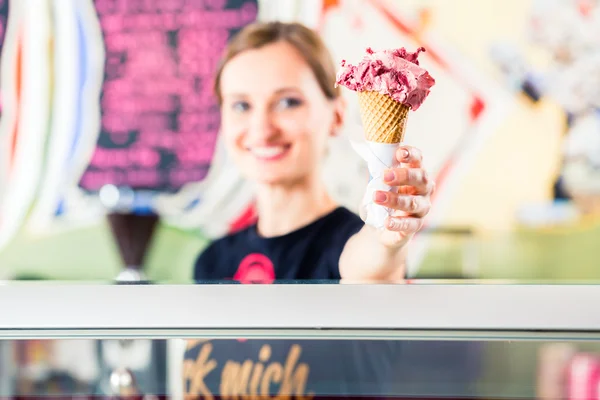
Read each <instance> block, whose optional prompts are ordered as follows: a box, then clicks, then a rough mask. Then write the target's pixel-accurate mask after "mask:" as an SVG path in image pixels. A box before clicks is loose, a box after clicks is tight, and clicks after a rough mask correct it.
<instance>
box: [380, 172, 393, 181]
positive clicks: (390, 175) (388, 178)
mask: <svg viewBox="0 0 600 400" xmlns="http://www.w3.org/2000/svg"><path fill="white" fill-rule="evenodd" d="M395 177H396V175H395V174H394V172H393V171H386V172H385V174H383V180H384V181H386V182H391V181H393V180H394V178H395Z"/></svg>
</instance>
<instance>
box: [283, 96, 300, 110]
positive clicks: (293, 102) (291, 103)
mask: <svg viewBox="0 0 600 400" xmlns="http://www.w3.org/2000/svg"><path fill="white" fill-rule="evenodd" d="M300 105H302V100H300V99H297V98H295V97H285V98H283V99H281V100H279V102H278V103H277V107H279V108H295V107H298V106H300Z"/></svg>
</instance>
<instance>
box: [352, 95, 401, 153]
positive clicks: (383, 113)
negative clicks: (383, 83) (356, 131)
mask: <svg viewBox="0 0 600 400" xmlns="http://www.w3.org/2000/svg"><path fill="white" fill-rule="evenodd" d="M358 104H359V106H360V117H361V120H362V123H363V128H364V130H365V137H366V139H367V140H368V141H370V142H377V143H390V144H391V143H400V142H402V140H403V139H404V132H405V131H406V120H407V118H408V112H409V111H410V107H409V106H406V105H404V104H402V103H400V102H398V101H396V100H394V99H393V98H391V97H390V96H388V95H385V94H381V93H377V92H370V91H366V92H358Z"/></svg>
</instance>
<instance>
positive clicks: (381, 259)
mask: <svg viewBox="0 0 600 400" xmlns="http://www.w3.org/2000/svg"><path fill="white" fill-rule="evenodd" d="M335 73H336V68H335V66H334V64H333V62H332V61H331V57H330V55H329V53H328V52H327V50H326V48H325V46H324V44H323V43H322V42H321V40H320V39H319V37H318V36H317V35H316V34H315V33H314V32H312V31H311V30H309V29H307V28H305V27H303V26H301V25H297V24H282V23H270V24H255V25H252V26H249V27H247V28H246V29H244V30H242V31H241V32H240V33H239V34H238V36H236V37H235V38H234V39H233V41H232V42H231V43H230V45H229V47H228V49H227V52H226V54H225V57H224V58H223V61H222V63H221V65H220V67H219V70H218V74H217V79H216V93H217V96H218V98H219V101H220V103H221V108H222V118H223V122H222V134H223V135H224V139H225V143H226V145H227V148H228V150H229V152H230V154H231V156H232V158H233V159H234V160H235V162H236V163H237V164H238V166H239V168H240V169H241V171H242V172H243V173H244V174H245V175H246V177H247V178H248V179H251V180H253V181H254V182H256V184H257V189H258V193H257V196H258V197H257V205H258V222H257V224H256V225H253V226H251V227H250V228H248V229H246V230H243V231H241V232H238V233H235V234H233V235H230V236H227V237H225V238H223V239H220V240H218V241H216V242H215V243H213V244H212V245H210V246H209V247H208V248H207V249H206V250H205V251H204V252H203V253H202V254H201V255H200V257H199V258H198V260H197V262H196V267H195V272H194V276H195V278H196V279H197V280H200V281H206V280H212V279H217V280H223V279H235V280H240V281H263V282H264V281H267V282H269V281H273V280H274V279H336V278H340V277H341V278H347V279H362V280H364V279H377V280H392V279H402V278H403V277H404V273H405V256H406V246H407V243H408V242H409V240H410V238H411V237H412V235H413V234H414V233H415V232H416V231H417V230H418V229H419V228H420V227H421V225H422V219H423V217H424V216H425V215H426V214H427V211H428V210H429V196H430V194H431V192H432V190H433V185H432V183H431V182H429V181H428V179H427V174H426V173H425V171H423V169H421V153H420V152H419V151H418V150H417V149H415V148H411V147H407V146H404V147H402V148H401V149H400V150H399V151H398V161H401V162H402V163H404V166H403V167H402V168H396V169H391V170H390V171H388V175H389V176H387V175H386V178H387V180H388V181H389V183H391V184H392V185H396V186H398V188H399V192H400V194H398V195H396V194H390V193H377V194H376V199H375V200H376V201H377V202H378V203H379V204H381V205H383V206H387V207H392V208H394V209H396V210H398V214H397V215H395V216H393V217H392V218H390V219H389V220H388V221H387V225H386V229H385V230H383V231H377V230H374V229H371V228H369V227H367V226H365V225H364V223H363V222H362V220H361V219H360V218H359V217H358V216H356V215H354V214H352V213H351V212H350V211H348V210H346V209H344V208H341V207H339V206H338V205H337V204H336V203H335V202H334V201H333V200H332V199H331V197H330V196H329V194H328V193H327V190H326V189H325V186H324V184H323V182H322V181H321V179H320V167H321V164H322V163H323V160H324V157H325V153H326V150H327V141H328V139H329V137H331V136H335V135H336V134H337V133H338V132H339V130H340V129H341V127H342V125H343V123H344V111H345V104H344V102H343V100H342V98H341V97H340V93H339V90H338V89H336V88H335V87H334V82H335ZM340 173H343V171H340ZM248 312H249V313H251V312H252V310H248ZM467 346H468V344H467ZM465 350H468V349H466V348H465V345H464V344H461V343H456V342H446V343H435V342H422V343H419V342H414V341H413V342H400V341H384V340H380V341H361V340H337V341H331V340H314V341H311V340H270V341H264V340H248V341H241V340H200V341H190V342H188V347H187V350H186V354H185V364H184V388H185V393H186V394H187V395H188V396H187V398H214V396H222V397H224V398H228V397H232V398H245V396H249V398H257V396H265V397H267V396H269V395H276V394H277V395H279V396H281V397H282V398H290V397H294V398H298V399H300V398H303V399H304V398H312V396H313V395H315V396H320V395H355V396H356V395H371V396H373V395H378V394H380V395H384V394H392V393H401V392H402V391H404V390H411V393H417V392H418V391H419V390H421V389H425V390H426V392H427V393H429V394H432V393H434V392H433V390H434V389H433V388H429V387H426V385H424V382H435V383H436V384H437V385H441V386H439V387H436V388H435V390H442V392H443V391H444V390H446V389H447V388H448V386H444V384H448V385H452V384H454V385H456V384H460V383H461V382H467V381H468V379H467V378H466V377H465V376H464V373H465V370H466V372H468V371H469V370H470V367H468V366H466V365H465V361H468V360H469V359H470V357H469V355H468V354H467V353H468V351H465ZM464 357H467V358H466V359H465V358H464ZM425 377H426V378H425ZM403 381H404V382H406V383H407V384H408V385H409V386H407V387H403V386H402V385H403V383H402V382H403ZM415 382H416V384H417V387H415V386H414V383H415ZM410 385H412V386H410ZM452 387H453V388H454V389H458V386H452ZM415 390H416V391H415ZM405 393H407V392H405Z"/></svg>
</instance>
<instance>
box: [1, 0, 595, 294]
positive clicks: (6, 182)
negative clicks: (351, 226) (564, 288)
mask: <svg viewBox="0 0 600 400" xmlns="http://www.w3.org/2000/svg"><path fill="white" fill-rule="evenodd" d="M138 3H139V2H134V1H130V2H127V1H112V0H111V1H108V0H96V1H92V0H60V1H58V0H54V1H52V0H19V1H8V0H0V39H1V41H0V43H1V49H2V53H1V54H2V56H1V68H2V73H1V78H0V90H1V120H0V121H1V122H0V276H3V277H6V278H23V279H24V278H36V279H62V280H65V279H68V280H71V279H73V280H81V279H85V280H90V279H91V280H95V279H112V278H113V277H114V276H116V274H118V273H119V272H120V271H122V269H123V267H124V266H129V267H132V266H134V267H136V268H138V269H139V268H140V267H141V266H143V267H144V272H145V273H146V274H147V275H148V276H149V277H150V278H151V279H154V280H160V281H171V282H178V281H179V282H180V281H186V280H189V279H190V278H191V265H192V261H193V259H194V257H195V256H196V255H197V254H198V253H199V251H201V249H202V248H203V247H204V246H205V245H206V243H207V242H208V241H209V240H211V239H212V238H214V237H218V236H221V235H223V234H224V233H227V232H229V231H231V230H235V229H238V228H240V227H243V226H245V224H247V223H249V222H251V221H252V218H253V209H252V188H251V187H249V186H247V184H246V183H245V182H243V181H242V180H241V179H240V177H239V176H238V174H237V172H236V171H235V170H234V168H232V167H231V164H230V163H229V162H228V160H227V156H226V154H224V153H223V152H222V150H221V147H220V144H219V140H218V126H219V114H218V109H217V107H216V103H215V100H214V98H213V96H212V94H211V93H210V88H211V85H210V83H211V79H212V74H213V72H214V69H215V63H216V61H217V59H218V57H219V54H220V52H221V50H222V48H223V46H224V45H225V43H226V41H227V39H228V38H229V37H230V35H232V34H233V33H235V32H236V31H237V30H238V29H239V28H241V27H242V26H244V25H245V24H247V23H250V22H252V21H253V20H255V19H257V18H258V19H261V20H272V19H280V20H297V21H301V22H304V23H305V24H307V25H309V26H311V27H313V28H315V29H317V30H319V31H320V32H321V33H322V35H323V37H324V39H325V40H326V41H327V43H328V44H329V46H330V48H331V50H332V52H333V54H334V56H335V58H336V61H337V62H339V61H340V60H341V59H342V58H345V59H348V60H359V59H360V57H361V56H362V54H363V52H364V49H365V48H366V47H368V46H371V47H373V48H390V47H401V46H405V47H407V48H409V49H414V48H416V47H418V46H423V47H425V48H426V49H427V53H426V54H425V55H424V57H423V65H424V66H425V67H426V68H427V69H429V70H430V72H431V74H432V75H433V76H434V77H435V78H436V80H437V85H436V86H435V89H434V91H433V92H432V95H431V96H430V100H428V101H427V102H426V104H425V105H424V107H423V109H422V111H420V112H419V113H415V114H414V115H412V116H411V119H410V121H409V126H408V134H407V139H406V142H407V143H408V144H411V145H414V146H418V147H420V148H422V150H423V151H424V153H425V155H426V164H427V168H429V169H430V171H431V172H432V173H433V174H434V176H435V177H436V180H437V183H438V191H437V193H436V197H435V202H434V208H433V211H432V213H431V215H430V217H429V219H428V226H427V228H426V229H425V230H424V231H423V232H422V233H421V234H420V235H419V236H418V237H417V238H416V240H415V242H414V244H413V248H412V253H411V259H410V271H411V275H413V276H417V277H419V276H420V277H477V278H507V279H513V278H519V279H538V280H539V279H554V280H556V279H558V280H582V279H597V278H598V277H599V276H600V268H598V267H597V261H596V259H595V257H594V254H595V251H594V250H595V244H596V243H598V241H599V240H600V220H599V218H598V215H599V214H600V212H599V210H600V205H599V204H600V203H599V200H598V199H599V196H600V173H599V171H600V169H599V168H600V117H599V111H598V110H599V106H600V89H599V88H600V83H599V82H600V61H599V60H600V44H599V42H600V33H599V30H600V8H599V5H598V1H597V0H535V1H534V0H506V1H503V2H497V1H492V0H479V1H473V0H455V1H452V2H447V1H442V0H439V1H438V0H418V1H417V0H302V1H300V0H295V1H294V0H262V1H259V2H258V4H257V2H256V1H250V0H248V1H243V0H235V1H234V0H230V1H225V0H212V1H208V0H207V1H205V2H200V3H202V5H199V4H196V5H193V4H192V3H190V4H191V5H187V6H185V7H188V8H190V9H189V10H187V9H185V10H184V8H185V7H184V8H177V7H179V6H177V4H176V3H177V2H173V3H172V4H171V3H169V4H171V5H168V4H166V5H164V6H148V5H146V6H142V5H140V4H142V3H140V4H138ZM204 3H205V4H204ZM144 4H145V3H144ZM148 4H150V3H148ZM152 4H153V3H152ZM144 7H146V8H144ZM153 7H154V8H153ZM169 7H171V8H172V9H173V10H171V9H169ZM346 92H347V93H345V94H346V95H347V96H348V100H349V102H350V105H351V111H352V115H353V118H351V119H350V122H349V124H348V126H347V127H346V129H347V132H346V133H347V134H348V135H351V134H353V133H356V132H360V122H359V117H358V112H357V110H356V99H355V98H354V96H352V94H351V93H348V92H349V91H346ZM341 171H345V172H341ZM356 171H358V174H356V173H355V172H356ZM325 174H326V177H325V178H326V179H327V181H328V182H329V183H330V187H331V190H332V192H333V193H334V194H335V196H336V197H337V198H338V200H339V201H340V202H341V203H342V204H344V205H346V206H348V207H350V208H351V209H354V210H356V209H357V205H358V204H359V202H360V199H361V196H362V193H363V190H364V187H365V185H366V176H367V174H366V171H365V168H364V166H363V165H362V163H361V161H360V159H359V158H358V157H357V156H356V155H355V154H354V152H353V151H352V149H351V148H350V146H349V144H348V141H347V140H346V137H342V138H341V139H339V140H337V142H335V143H334V144H332V154H331V156H330V160H329V163H328V166H327V168H326V171H325ZM338 174H339V175H338ZM334 175H335V176H334ZM357 176H359V177H360V176H365V179H364V180H363V179H357ZM340 177H341V178H340ZM107 215H108V218H107ZM134 232H137V233H134ZM115 239H117V240H115ZM134 242H135V243H134Z"/></svg>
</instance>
